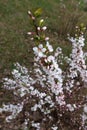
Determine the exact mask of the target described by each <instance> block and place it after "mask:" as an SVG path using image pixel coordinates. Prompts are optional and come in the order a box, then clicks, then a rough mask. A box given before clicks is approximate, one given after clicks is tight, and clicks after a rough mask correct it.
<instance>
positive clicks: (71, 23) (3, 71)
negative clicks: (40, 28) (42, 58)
mask: <svg viewBox="0 0 87 130" xmlns="http://www.w3.org/2000/svg"><path fill="white" fill-rule="evenodd" d="M73 1H74V2H73ZM77 1H78V0H77ZM77 1H76V0H72V1H69V0H65V1H64V2H60V0H46V1H45V0H41V1H40V0H32V1H29V0H21V1H20V0H14V1H13V0H0V59H1V60H0V79H1V78H2V77H4V75H9V74H10V70H11V69H12V68H13V63H15V62H19V63H20V64H24V65H25V66H27V67H28V66H29V67H31V66H32V64H33V61H32V57H33V54H32V47H33V43H31V41H30V39H29V37H28V36H27V32H28V31H30V30H31V26H30V21H29V20H30V19H29V16H28V14H27V11H28V10H35V9H37V8H39V7H40V8H42V9H43V14H42V17H43V18H45V19H46V24H47V26H48V32H49V34H47V35H49V37H50V41H51V42H52V44H53V45H54V47H56V46H58V45H59V46H61V47H62V48H63V50H64V52H65V54H69V52H70V47H68V46H69V43H68V41H67V34H68V33H70V34H72V35H73V32H74V27H75V26H76V25H77V24H79V23H80V22H83V23H84V24H86V23H87V16H86V12H85V11H84V10H83V9H84V8H83V3H81V4H80V5H79V6H78V7H77V5H76V4H77Z"/></svg>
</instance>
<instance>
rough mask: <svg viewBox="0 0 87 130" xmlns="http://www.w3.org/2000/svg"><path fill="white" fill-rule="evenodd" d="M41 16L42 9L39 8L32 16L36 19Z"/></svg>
mask: <svg viewBox="0 0 87 130" xmlns="http://www.w3.org/2000/svg"><path fill="white" fill-rule="evenodd" d="M41 14H42V9H41V8H39V9H37V10H36V11H35V12H34V15H35V16H36V17H39V16H41Z"/></svg>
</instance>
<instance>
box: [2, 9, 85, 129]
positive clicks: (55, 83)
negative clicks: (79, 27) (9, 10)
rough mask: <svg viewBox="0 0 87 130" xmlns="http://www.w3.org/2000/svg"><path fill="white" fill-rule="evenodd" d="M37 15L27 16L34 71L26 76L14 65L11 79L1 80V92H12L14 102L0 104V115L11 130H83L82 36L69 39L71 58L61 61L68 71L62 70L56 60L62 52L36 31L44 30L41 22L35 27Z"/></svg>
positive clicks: (20, 68) (36, 13)
mask: <svg viewBox="0 0 87 130" xmlns="http://www.w3.org/2000/svg"><path fill="white" fill-rule="evenodd" d="M40 11H41V10H40V9H39V10H37V11H35V13H34V14H32V13H31V12H30V11H29V12H28V14H29V16H30V17H31V19H32V20H33V24H34V27H35V31H36V34H35V35H34V40H35V42H36V46H35V47H33V52H34V55H35V56H34V70H33V71H32V72H30V73H29V71H28V69H27V68H25V67H23V66H21V65H20V64H19V63H16V64H15V66H16V69H14V70H13V71H12V76H13V78H12V79H8V78H4V79H3V81H4V82H3V88H4V89H7V90H12V91H13V97H14V100H13V102H12V101H11V103H8V104H7V105H5V103H3V104H2V108H0V113H3V112H5V113H7V114H6V123H11V124H13V128H12V130H13V129H14V128H15V127H14V126H15V125H16V126H18V128H21V129H23V130H27V129H28V128H29V129H30V130H48V129H49V130H66V129H67V130H70V129H72V130H86V129H87V125H86V120H87V104H86V101H87V100H86V96H85V95H83V93H82V91H83V89H85V87H84V83H87V66H86V64H85V56H86V54H85V53H84V52H83V47H84V40H85V39H84V36H83V34H82V35H81V36H79V37H78V38H76V37H75V38H69V40H70V41H71V43H72V52H71V54H70V57H67V58H66V57H64V58H65V59H67V60H66V63H67V66H68V67H67V68H66V69H62V68H61V65H60V58H59V57H60V56H63V54H62V49H61V48H60V47H58V48H57V49H56V50H54V49H53V47H52V45H50V43H49V41H48V39H46V40H45V38H46V37H43V34H41V35H39V31H41V30H43V31H45V30H46V27H45V26H42V25H43V24H42V23H43V21H44V20H43V19H41V20H40V21H39V25H40V27H39V26H36V23H37V22H35V20H36V18H37V16H39V14H40ZM28 34H29V35H32V32H28ZM36 37H38V40H36V39H35V38H36ZM42 37H43V40H42ZM41 42H42V43H41ZM62 64H63V62H62ZM65 70H66V71H65ZM18 123H19V125H18ZM18 128H17V129H18ZM8 129H9V128H8Z"/></svg>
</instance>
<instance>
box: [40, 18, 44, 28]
mask: <svg viewBox="0 0 87 130" xmlns="http://www.w3.org/2000/svg"><path fill="white" fill-rule="evenodd" d="M43 25H44V19H41V20H40V21H39V26H40V27H41V26H43Z"/></svg>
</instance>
